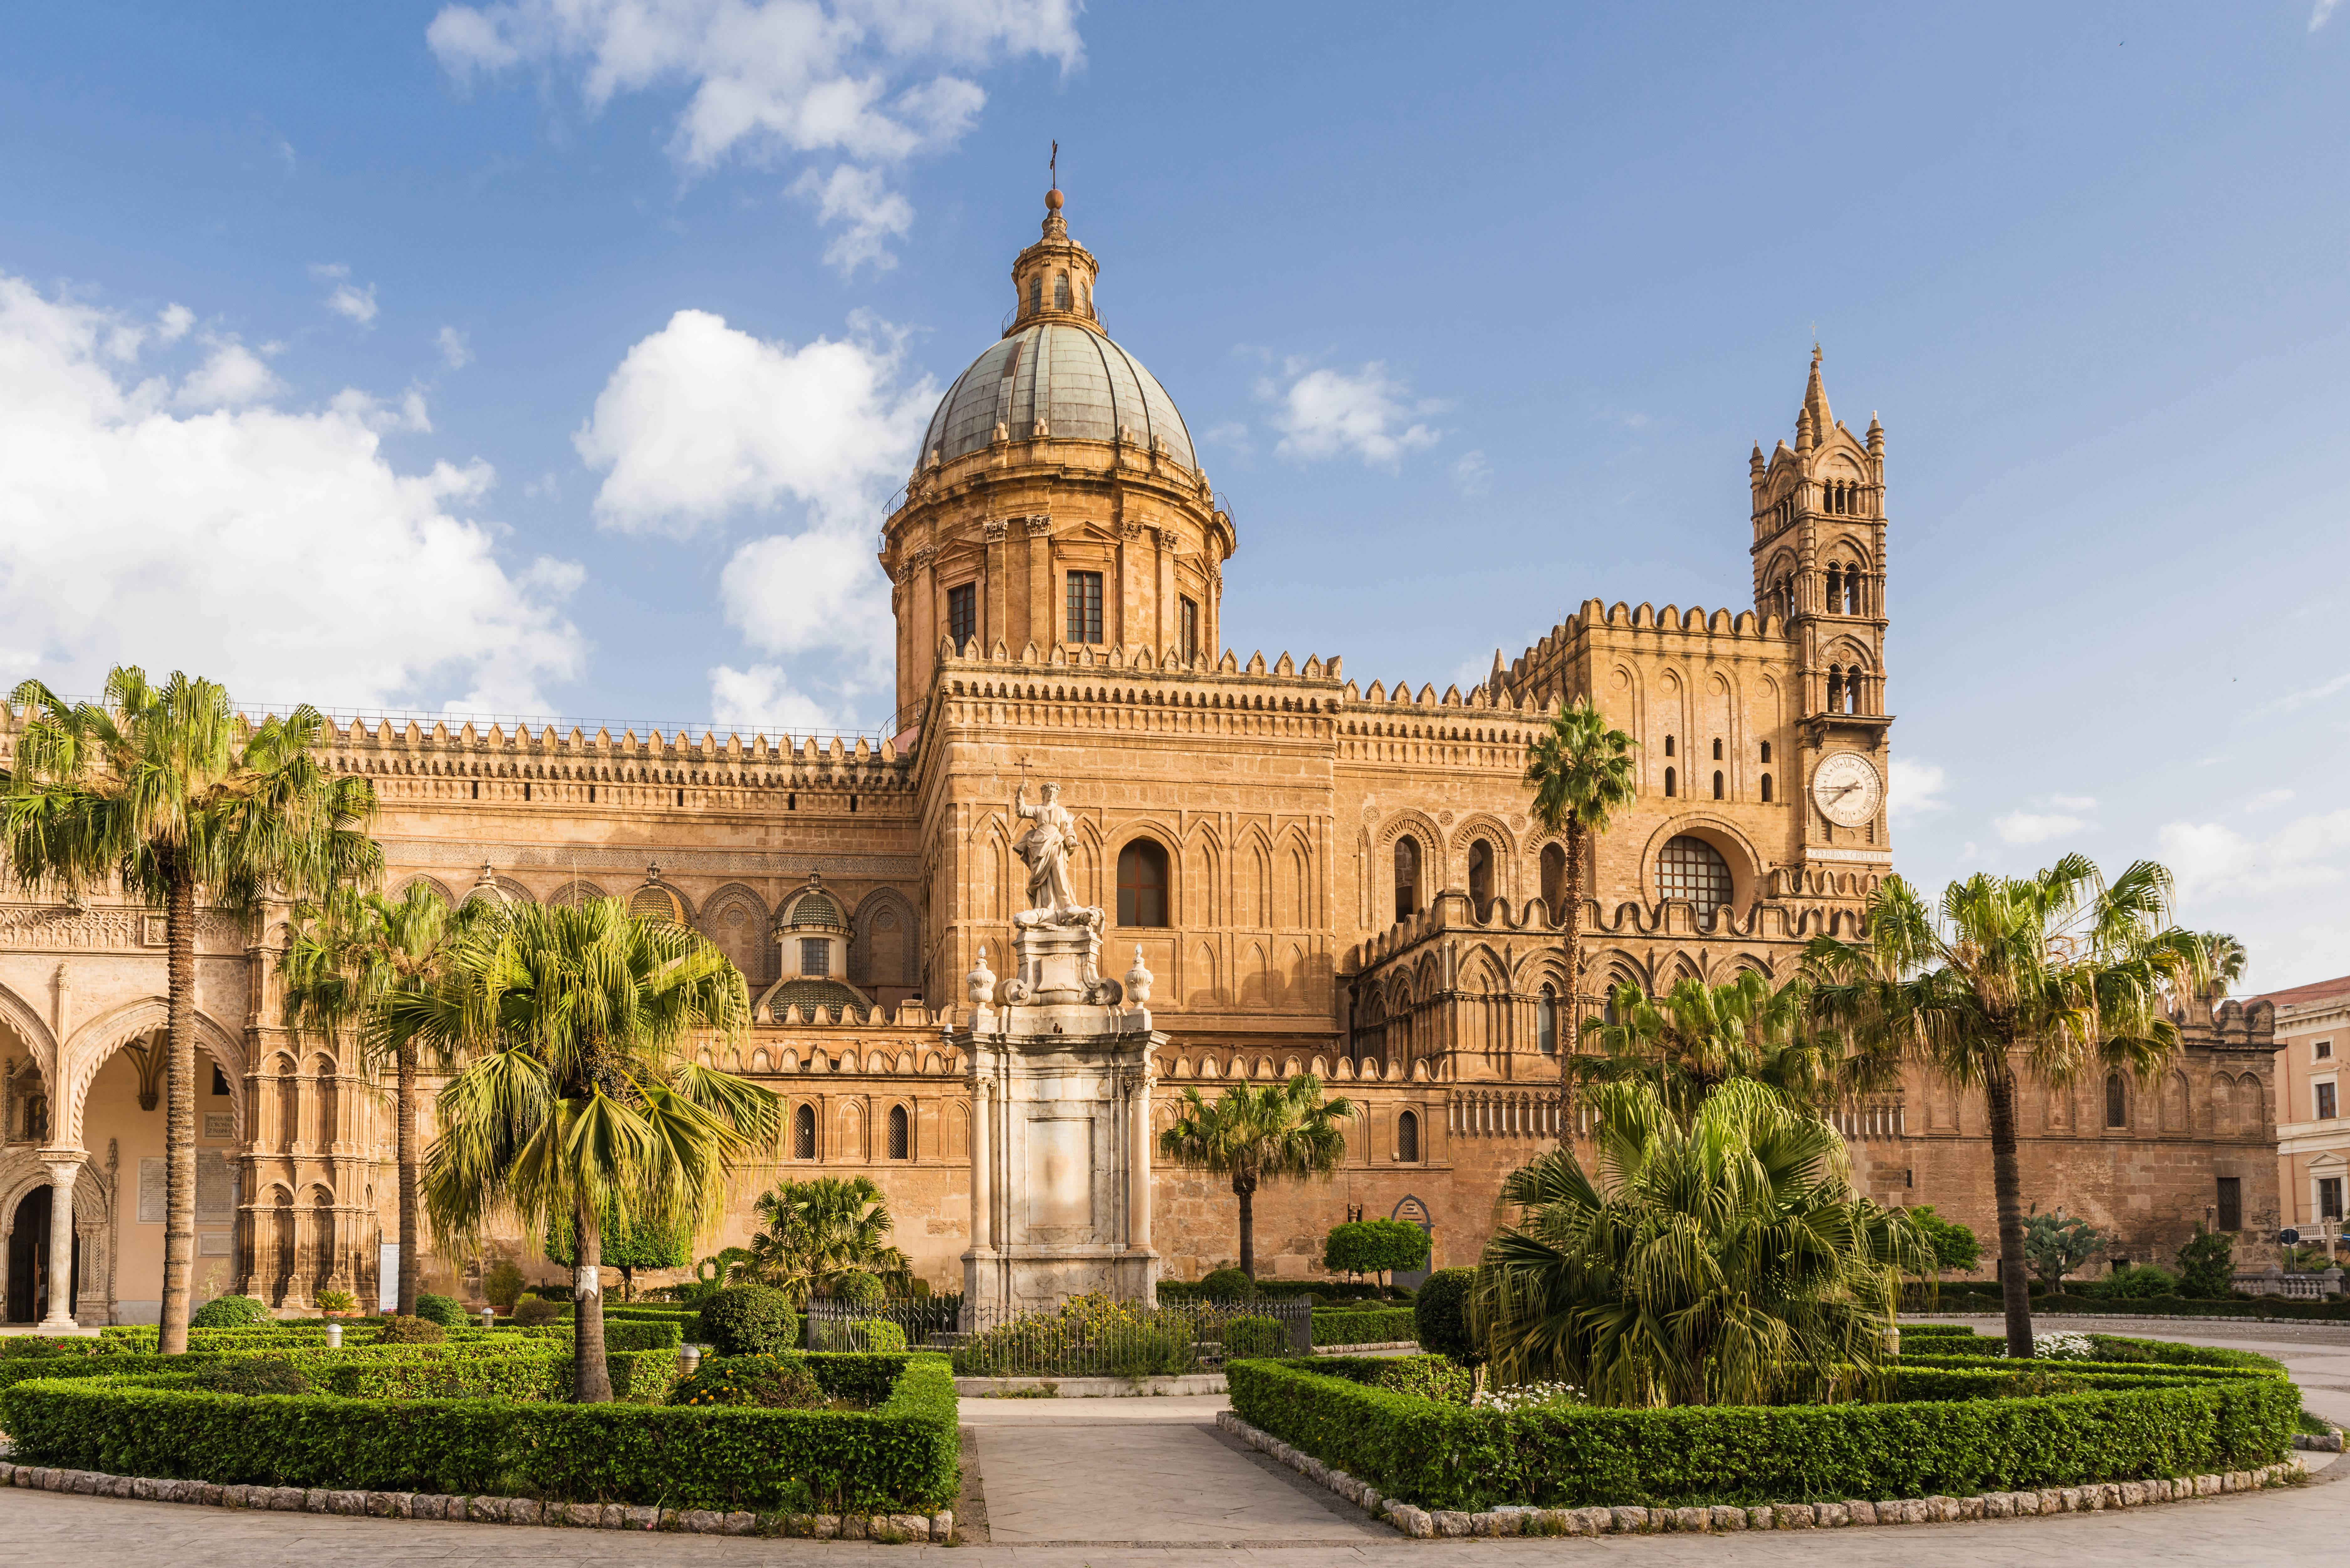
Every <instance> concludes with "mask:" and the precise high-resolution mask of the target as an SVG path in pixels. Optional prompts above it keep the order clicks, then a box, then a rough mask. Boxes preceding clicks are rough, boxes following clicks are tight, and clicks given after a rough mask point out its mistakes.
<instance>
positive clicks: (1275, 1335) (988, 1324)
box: [953, 1296, 1314, 1377]
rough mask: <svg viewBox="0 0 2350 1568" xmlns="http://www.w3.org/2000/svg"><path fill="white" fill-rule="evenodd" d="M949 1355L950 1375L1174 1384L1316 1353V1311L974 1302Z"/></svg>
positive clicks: (1084, 1299) (1251, 1305)
mask: <svg viewBox="0 0 2350 1568" xmlns="http://www.w3.org/2000/svg"><path fill="white" fill-rule="evenodd" d="M953 1349H954V1369H955V1372H956V1375H957V1376H965V1377H1180V1376H1185V1375H1186V1374H1189V1373H1194V1372H1213V1371H1217V1370H1219V1369H1221V1368H1222V1366H1223V1365H1224V1364H1225V1363H1226V1362H1227V1361H1236V1360H1240V1359H1242V1358H1243V1357H1248V1356H1263V1355H1312V1354H1313V1350H1314V1308H1313V1307H1312V1306H1311V1305H1310V1304H1309V1303H1305V1302H1302V1301H1292V1302H1180V1303H1167V1304H1165V1305H1163V1306H1153V1305H1148V1304H1145V1303H1140V1302H1116V1301H1110V1300H1108V1299H1107V1298H1106V1297H1100V1296H1080V1297H1078V1298H1076V1300H1074V1301H1071V1302H1069V1303H1066V1304H1064V1305H1063V1306H1061V1307H1059V1308H1058V1309H1055V1310H1053V1311H1046V1312H1017V1313H1015V1312H1004V1311H1002V1310H1000V1309H996V1308H993V1307H990V1306H988V1305H986V1304H984V1303H971V1304H969V1305H968V1306H967V1307H966V1308H965V1310H964V1313H963V1322H962V1331H961V1332H960V1333H959V1334H956V1335H955V1337H954V1345H953Z"/></svg>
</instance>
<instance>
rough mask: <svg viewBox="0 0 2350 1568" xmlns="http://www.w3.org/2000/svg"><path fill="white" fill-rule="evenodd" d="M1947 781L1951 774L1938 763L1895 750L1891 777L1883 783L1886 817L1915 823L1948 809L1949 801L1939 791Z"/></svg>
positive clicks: (1947, 785)
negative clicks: (1904, 754) (1884, 785)
mask: <svg viewBox="0 0 2350 1568" xmlns="http://www.w3.org/2000/svg"><path fill="white" fill-rule="evenodd" d="M1949 787H1950V775H1949V774H1947V773H1946V772H1944V771H1943V768H1942V765H1941V764H1940V763H1929V762H1925V761H1922V760H1920V759H1918V758H1917V757H1909V756H1903V755H1901V754H1900V753H1895V754H1894V758H1893V767H1892V777H1891V778H1890V779H1888V780H1887V782H1886V791H1885V814H1886V815H1887V818H1889V819H1890V820H1892V821H1894V822H1915V821H1916V820H1917V819H1918V818H1919V817H1921V816H1926V815H1930V814H1932V813H1934V812H1938V811H1948V810H1949V809H1950V802H1949V801H1946V800H1944V799H1943V798H1942V792H1943V791H1944V790H1945V789H1948V788H1949Z"/></svg>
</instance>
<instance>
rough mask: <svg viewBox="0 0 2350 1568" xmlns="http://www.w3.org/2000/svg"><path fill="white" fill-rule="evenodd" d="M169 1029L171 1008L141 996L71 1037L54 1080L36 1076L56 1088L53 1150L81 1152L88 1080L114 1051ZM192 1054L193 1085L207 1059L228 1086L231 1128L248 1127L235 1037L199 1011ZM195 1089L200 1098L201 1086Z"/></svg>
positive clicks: (51, 1116) (51, 1113) (52, 1106)
mask: <svg viewBox="0 0 2350 1568" xmlns="http://www.w3.org/2000/svg"><path fill="white" fill-rule="evenodd" d="M240 989H242V988H240ZM170 1023H171V1004H170V1003H169V1002H167V1001H166V1000H165V999H164V998H162V997H160V996H145V997H140V998H139V999H138V1000H136V1001H133V1002H123V1003H121V1004H120V1005H119V1006H117V1007H114V1008H111V1009H109V1010H108V1011H107V1012H103V1013H100V1014H99V1016H98V1017H96V1018H93V1019H90V1020H89V1021H88V1023H83V1024H82V1025H81V1026H80V1027H79V1028H78V1029H76V1030H75V1031H74V1032H73V1033H72V1035H71V1036H70V1037H69V1038H68V1040H67V1042H66V1045H65V1053H64V1054H65V1060H64V1063H63V1064H62V1066H61V1067H60V1068H59V1070H58V1071H57V1073H56V1074H55V1075H51V1074H48V1073H47V1072H46V1071H45V1072H44V1073H43V1076H44V1077H46V1078H48V1080H49V1082H50V1083H51V1084H52V1085H56V1087H53V1088H52V1089H51V1091H50V1100H49V1127H50V1129H51V1136H52V1137H55V1138H56V1139H57V1143H58V1147H77V1148H78V1147H80V1146H81V1130H82V1111H83V1107H84V1105H85V1102H86V1101H87V1100H88V1097H89V1085H90V1080H92V1079H93V1078H95V1077H97V1076H98V1070H99V1068H100V1067H103V1066H105V1065H106V1064H107V1062H108V1060H109V1058H111V1057H112V1056H113V1054H115V1053H116V1052H117V1051H120V1050H121V1049H122V1048H123V1047H124V1046H126V1045H129V1044H133V1043H135V1042H137V1041H139V1040H140V1039H142V1038H144V1037H145V1036H147V1035H149V1034H157V1033H161V1032H162V1031H163V1030H164V1029H166V1028H168V1027H169V1026H170ZM196 1049H197V1052H198V1054H199V1062H198V1069H197V1075H198V1077H199V1079H201V1078H202V1076H203V1067H202V1058H203V1056H207V1055H208V1056H210V1057H211V1058H212V1059H213V1063H214V1064H217V1065H218V1066H219V1068H220V1070H221V1075H222V1076H223V1077H224V1078H226V1079H227V1080H228V1092H229V1105H230V1106H231V1108H232V1109H233V1110H234V1112H235V1113H236V1125H237V1126H238V1127H239V1128H244V1127H249V1126H251V1123H250V1122H249V1121H248V1120H247V1118H246V1116H245V1114H244V1069H245V1063H244V1045H243V1044H242V1043H241V1042H240V1041H239V1040H238V1039H237V1037H236V1035H235V1034H234V1033H230V1031H229V1030H228V1029H227V1028H226V1027H225V1026H224V1025H223V1024H222V1023H220V1021H219V1020H218V1019H215V1018H214V1017H213V1016H212V1014H211V1013H209V1012H204V1011H203V1009H201V1008H199V1009H198V1010H197V1012H196ZM199 1089H200V1092H201V1085H200V1086H199Z"/></svg>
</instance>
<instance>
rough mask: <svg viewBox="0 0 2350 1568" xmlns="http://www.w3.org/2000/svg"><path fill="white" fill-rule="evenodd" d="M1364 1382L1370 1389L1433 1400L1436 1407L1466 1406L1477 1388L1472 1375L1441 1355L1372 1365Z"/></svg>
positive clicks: (1382, 1361)
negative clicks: (1370, 1372) (1372, 1387)
mask: <svg viewBox="0 0 2350 1568" xmlns="http://www.w3.org/2000/svg"><path fill="white" fill-rule="evenodd" d="M1376 1366H1377V1370H1375V1371H1374V1372H1373V1373H1372V1374H1371V1376H1370V1377H1369V1379H1368V1381H1369V1382H1370V1384H1371V1385H1372V1386H1374V1387H1378V1388H1386V1389H1389V1390H1391V1391H1393V1392H1395V1393H1398V1394H1409V1395H1412V1396H1413V1397H1417V1398H1421V1399H1433V1400H1435V1401H1436V1402H1437V1403H1438V1404H1440V1405H1459V1406H1461V1407H1464V1408H1465V1407H1467V1406H1468V1404H1469V1400H1470V1398H1471V1396H1472V1395H1474V1394H1475V1392H1476V1389H1477V1378H1476V1375H1475V1374H1474V1373H1472V1372H1471V1371H1470V1370H1469V1369H1468V1368H1467V1367H1465V1366H1461V1364H1460V1363H1459V1362H1457V1361H1452V1360H1449V1359H1447V1358H1446V1357H1444V1356H1441V1355H1400V1356H1397V1357H1396V1358H1394V1359H1393V1360H1386V1359H1382V1360H1380V1361H1379V1362H1378V1363H1377V1364H1376Z"/></svg>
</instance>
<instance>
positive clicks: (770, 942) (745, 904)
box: [694, 882, 783, 993]
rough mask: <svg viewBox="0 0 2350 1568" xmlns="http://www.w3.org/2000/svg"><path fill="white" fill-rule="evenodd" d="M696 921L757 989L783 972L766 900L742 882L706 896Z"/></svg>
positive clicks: (746, 979) (730, 884)
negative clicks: (699, 917) (771, 931)
mask: <svg viewBox="0 0 2350 1568" xmlns="http://www.w3.org/2000/svg"><path fill="white" fill-rule="evenodd" d="M694 923H695V925H696V926H698V927H699V928H700V929H701V931H702V935H703V936H705V937H708V938H709V939H710V940H711V941H712V942H713V943H714V944H716V946H717V948H718V950H719V951H720V952H723V953H724V954H725V955H726V956H727V958H728V959H730V960H731V961H733V965H734V967H735V968H736V969H739V970H741V971H743V979H744V980H745V981H748V982H749V983H750V985H751V987H752V989H753V991H754V993H755V992H757V991H758V990H759V989H760V988H761V987H764V986H765V985H766V984H768V983H769V982H771V981H774V980H775V979H777V978H778V977H779V976H780V975H781V973H782V972H783V964H782V958H781V955H780V954H779V952H778V950H777V949H776V947H775V940H774V938H773V937H772V935H771V934H770V930H771V928H770V925H769V916H768V911H767V905H766V901H765V900H764V899H763V898H760V897H759V895H758V894H757V893H755V892H754V891H752V890H751V889H750V888H747V887H744V886H743V884H742V883H740V882H729V883H727V884H726V885H725V886H724V887H723V888H719V889H718V891H716V892H715V893H712V894H711V895H710V897H709V898H705V899H703V900H702V918H701V919H698V920H697V921H695V922H694Z"/></svg>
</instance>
